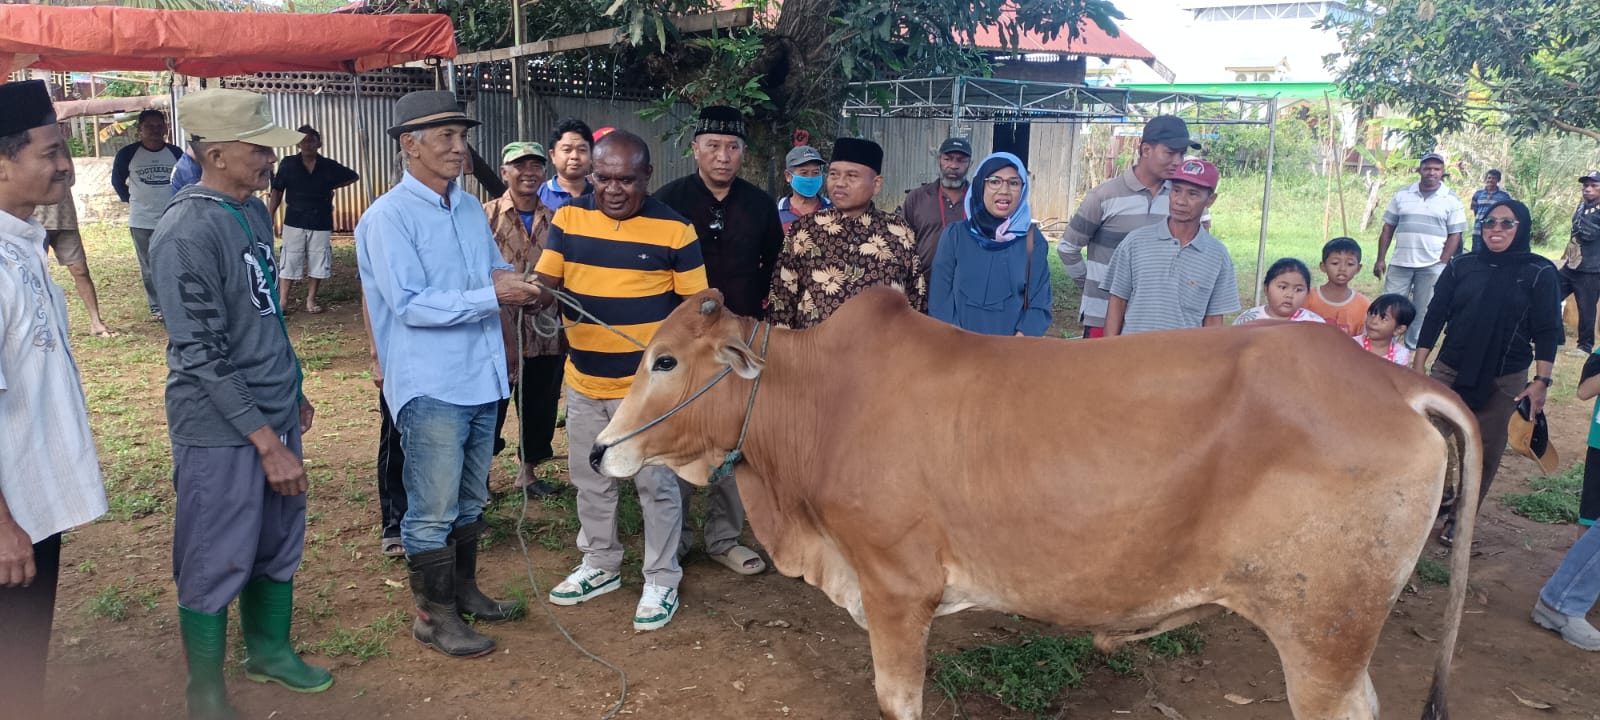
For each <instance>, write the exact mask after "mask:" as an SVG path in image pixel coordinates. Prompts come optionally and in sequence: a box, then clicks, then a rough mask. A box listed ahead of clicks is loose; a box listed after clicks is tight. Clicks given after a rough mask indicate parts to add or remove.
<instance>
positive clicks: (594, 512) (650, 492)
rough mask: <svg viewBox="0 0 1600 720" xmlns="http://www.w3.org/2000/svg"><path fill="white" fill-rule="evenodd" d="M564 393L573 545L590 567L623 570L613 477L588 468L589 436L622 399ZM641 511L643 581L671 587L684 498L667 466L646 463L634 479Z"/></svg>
mask: <svg viewBox="0 0 1600 720" xmlns="http://www.w3.org/2000/svg"><path fill="white" fill-rule="evenodd" d="M566 392H567V457H568V458H570V462H568V463H567V465H568V468H569V471H570V472H569V474H570V476H571V480H572V485H573V487H575V488H577V489H578V523H579V524H580V528H579V530H578V549H579V550H582V551H583V561H584V563H586V564H588V565H589V567H593V568H599V569H601V570H605V571H607V572H620V571H621V570H622V542H621V541H619V540H618V539H617V498H618V496H617V481H616V480H613V479H611V478H608V477H605V476H603V475H601V474H600V473H597V472H595V471H594V469H593V468H590V467H589V462H588V459H589V451H590V450H591V449H592V448H593V447H594V439H595V438H596V437H598V436H599V435H600V431H601V430H604V429H605V427H606V424H607V423H609V422H611V416H612V415H613V414H615V413H616V411H617V407H618V406H620V405H622V401H621V400H599V399H596V398H592V397H589V396H587V395H584V394H583V393H580V392H578V391H576V390H573V389H572V388H570V387H568V388H566ZM633 482H634V485H635V486H636V487H637V488H638V491H639V506H640V509H642V510H643V511H644V579H645V581H646V582H649V583H652V584H655V585H661V586H664V587H669V588H675V587H677V586H678V582H679V581H680V580H682V579H683V568H681V567H680V566H679V565H678V538H679V536H680V534H681V533H682V525H681V523H682V522H683V502H682V498H681V497H680V496H679V495H678V476H677V475H674V474H673V473H672V471H671V470H669V469H667V468H664V467H659V466H654V465H652V466H648V467H646V468H644V469H643V470H641V471H640V472H639V475H638V476H637V477H635V478H634V479H633Z"/></svg>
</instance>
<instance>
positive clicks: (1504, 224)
mask: <svg viewBox="0 0 1600 720" xmlns="http://www.w3.org/2000/svg"><path fill="white" fill-rule="evenodd" d="M1520 224H1521V223H1519V222H1517V221H1516V220H1504V219H1502V220H1496V219H1494V218H1488V219H1486V220H1484V221H1483V222H1482V223H1480V225H1481V226H1482V227H1483V229H1485V230H1490V229H1494V228H1499V229H1501V230H1512V229H1515V228H1516V227H1517V225H1520Z"/></svg>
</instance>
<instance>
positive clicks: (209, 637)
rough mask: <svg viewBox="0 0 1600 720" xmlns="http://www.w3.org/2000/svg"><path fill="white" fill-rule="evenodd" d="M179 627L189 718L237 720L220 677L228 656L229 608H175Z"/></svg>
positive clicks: (225, 686) (190, 719)
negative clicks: (212, 612)
mask: <svg viewBox="0 0 1600 720" xmlns="http://www.w3.org/2000/svg"><path fill="white" fill-rule="evenodd" d="M178 628H179V631H180V632H181V633H182V635H183V654H184V656H185V657H186V658H187V659H188V661H189V685H188V687H187V688H186V689H185V693H184V694H185V695H186V696H187V699H188V702H189V720H236V719H237V718H238V717H239V715H238V713H235V712H234V711H233V706H231V705H229V704H228V686H227V683H226V682H224V680H223V678H222V660H223V658H225V657H227V655H228V611H227V610H223V611H222V612H220V613H217V614H216V615H207V614H205V613H202V612H195V611H194V610H190V609H188V608H185V607H182V606H179V607H178Z"/></svg>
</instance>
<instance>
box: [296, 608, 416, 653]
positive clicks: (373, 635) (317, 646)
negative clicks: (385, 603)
mask: <svg viewBox="0 0 1600 720" xmlns="http://www.w3.org/2000/svg"><path fill="white" fill-rule="evenodd" d="M403 620H404V617H403V615H402V614H401V613H400V611H398V610H396V611H393V612H390V613H388V614H386V615H383V616H381V617H379V618H378V619H376V620H373V621H372V622H370V623H368V624H366V625H361V626H359V627H354V628H345V627H339V628H335V629H334V631H333V632H331V633H329V634H328V637H326V638H324V639H322V640H320V641H318V642H314V643H307V644H301V645H300V646H299V647H298V648H297V651H298V652H305V651H307V650H309V651H311V652H315V653H318V654H321V655H326V656H328V657H339V656H341V655H349V656H350V657H353V658H355V659H356V660H357V661H358V662H365V661H367V660H371V659H372V658H375V657H383V656H386V655H388V654H389V640H390V639H391V638H393V637H394V635H395V631H397V630H399V629H400V625H401V624H402V621H403Z"/></svg>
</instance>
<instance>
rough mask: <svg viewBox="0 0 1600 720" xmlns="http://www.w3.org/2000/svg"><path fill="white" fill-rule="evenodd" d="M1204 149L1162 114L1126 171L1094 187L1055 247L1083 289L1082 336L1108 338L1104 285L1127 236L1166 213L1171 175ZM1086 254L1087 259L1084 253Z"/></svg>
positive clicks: (1148, 125) (1185, 129)
mask: <svg viewBox="0 0 1600 720" xmlns="http://www.w3.org/2000/svg"><path fill="white" fill-rule="evenodd" d="M1190 148H1193V149H1196V150H1198V149H1200V143H1197V142H1195V141H1194V139H1193V138H1190V137H1189V126H1188V124H1186V123H1184V121H1183V119H1182V118H1178V117H1175V116H1172V115H1161V116H1158V117H1155V118H1152V119H1151V120H1150V122H1148V123H1145V126H1144V134H1143V135H1142V136H1141V137H1140V138H1139V157H1138V159H1137V160H1136V161H1134V164H1133V167H1132V168H1129V169H1128V171H1127V172H1125V173H1123V174H1121V175H1119V176H1117V177H1114V178H1112V179H1110V180H1107V181H1105V182H1103V183H1100V184H1099V185H1097V186H1095V188H1094V189H1093V190H1090V191H1089V194H1087V195H1085V196H1084V198H1083V202H1082V203H1080V204H1079V205H1078V210H1077V212H1076V213H1074V214H1073V216H1072V222H1071V223H1069V224H1068V225H1067V231H1066V233H1065V234H1064V235H1063V236H1062V238H1061V243H1060V244H1059V245H1057V246H1056V252H1057V253H1058V254H1059V255H1060V256H1061V264H1062V265H1065V266H1066V269H1067V274H1068V275H1070V276H1071V277H1072V280H1073V282H1076V283H1077V284H1078V287H1079V288H1080V289H1081V290H1082V291H1083V299H1082V302H1081V304H1080V305H1079V306H1078V307H1079V319H1080V320H1081V321H1082V322H1083V336H1084V337H1086V338H1095V337H1103V336H1104V335H1105V326H1106V308H1107V307H1108V305H1109V304H1110V295H1109V294H1108V293H1107V292H1106V289H1105V288H1104V287H1102V286H1101V283H1102V282H1104V281H1105V279H1106V267H1107V265H1108V264H1109V263H1110V262H1111V256H1112V254H1113V253H1115V252H1116V249H1117V246H1118V245H1120V244H1122V239H1123V238H1124V237H1126V236H1127V235H1128V233H1130V232H1133V231H1134V230H1137V229H1139V228H1141V227H1144V226H1146V225H1155V224H1157V223H1159V222H1161V221H1162V220H1165V219H1166V217H1167V187H1166V178H1167V177H1168V176H1169V175H1172V174H1173V173H1175V172H1177V171H1178V168H1179V167H1180V166H1181V165H1182V164H1183V153H1184V151H1185V150H1188V149H1190ZM1086 255H1087V257H1085V256H1086Z"/></svg>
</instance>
